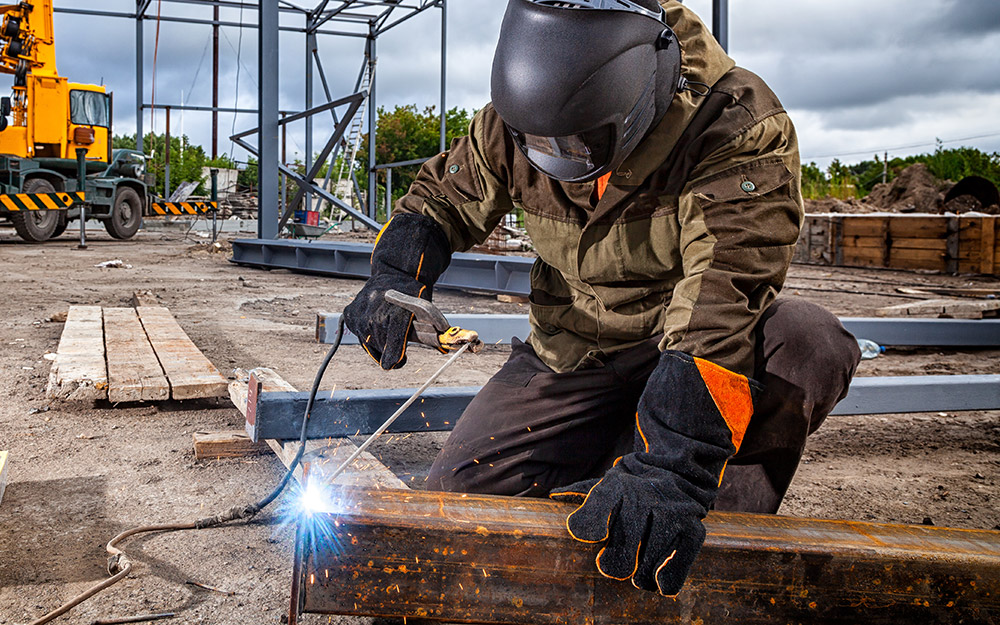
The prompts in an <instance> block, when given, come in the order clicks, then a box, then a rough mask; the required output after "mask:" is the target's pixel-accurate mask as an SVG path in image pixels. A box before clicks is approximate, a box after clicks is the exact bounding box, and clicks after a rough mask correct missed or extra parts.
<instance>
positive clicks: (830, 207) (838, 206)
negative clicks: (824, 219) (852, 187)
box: [805, 197, 878, 214]
mask: <svg viewBox="0 0 1000 625" xmlns="http://www.w3.org/2000/svg"><path fill="white" fill-rule="evenodd" d="M805 205H806V213H853V214H857V213H873V212H875V211H876V210H878V209H877V208H876V207H874V206H870V205H868V204H865V203H864V202H862V201H861V200H859V199H857V198H851V199H849V200H838V199H837V198H833V197H827V198H823V199H822V200H805Z"/></svg>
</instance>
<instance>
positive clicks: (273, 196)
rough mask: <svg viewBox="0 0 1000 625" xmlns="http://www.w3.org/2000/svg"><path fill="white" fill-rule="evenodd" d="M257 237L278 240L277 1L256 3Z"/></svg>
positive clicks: (262, 0)
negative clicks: (257, 89)
mask: <svg viewBox="0 0 1000 625" xmlns="http://www.w3.org/2000/svg"><path fill="white" fill-rule="evenodd" d="M258 15H259V17H258V23H259V24H260V28H259V29H258V31H257V33H258V38H257V41H258V47H257V50H258V54H259V60H258V64H257V68H258V71H257V74H258V81H259V82H258V84H259V86H260V89H259V94H258V108H259V109H260V112H259V113H258V117H257V127H258V129H259V135H258V136H259V139H258V141H257V146H258V148H257V149H258V151H259V154H260V157H259V158H258V163H257V176H258V189H259V190H258V195H257V197H258V208H257V210H258V219H257V236H259V237H260V238H262V239H276V238H278V74H279V71H278V67H279V66H278V23H279V22H278V0H259V9H258Z"/></svg>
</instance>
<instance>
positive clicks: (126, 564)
mask: <svg viewBox="0 0 1000 625" xmlns="http://www.w3.org/2000/svg"><path fill="white" fill-rule="evenodd" d="M343 337H344V316H343V315H341V316H340V322H339V323H338V324H337V338H336V339H335V340H334V342H333V345H332V346H331V347H330V351H328V352H327V353H326V357H325V358H324V359H323V363H322V364H321V365H320V367H319V370H317V371H316V378H315V379H314V380H313V385H312V389H310V391H309V401H308V402H307V403H306V410H305V414H304V415H303V417H302V430H301V432H300V433H299V451H298V453H296V454H295V458H293V459H292V462H291V463H290V464H289V465H288V471H287V472H285V476H284V477H283V478H281V481H280V482H279V483H278V485H277V486H276V487H275V488H274V490H272V491H271V493H270V494H268V495H267V496H266V497H264V498H263V499H261V500H260V501H257V502H255V503H252V504H247V505H242V506H233V507H232V508H230V509H229V510H226V511H225V512H220V513H219V514H216V515H215V516H210V517H206V518H203V519H198V520H197V521H192V522H189V523H171V524H167V525H143V526H141V527H133V528H132V529H129V530H125V531H124V532H122V533H121V534H118V535H117V536H115V537H114V538H112V539H111V540H110V541H109V542H108V544H107V545H106V546H105V549H106V550H107V552H108V554H109V555H110V556H111V557H110V558H108V573H109V574H110V575H111V577H109V578H108V579H106V580H103V581H102V582H100V583H98V584H95V585H94V586H91V587H90V588H89V589H87V590H86V591H84V592H82V593H80V594H79V595H77V596H76V597H73V598H72V599H70V600H69V601H67V602H66V603H64V604H62V605H61V606H59V607H58V608H56V609H55V610H52V611H51V612H49V613H48V614H46V615H44V616H42V617H40V618H37V619H35V620H34V621H31V623H30V624H29V625H43V624H44V623H48V622H49V621H52V620H53V619H55V618H57V617H59V616H61V615H63V614H65V613H66V612H69V611H70V610H72V609H73V608H74V607H76V606H78V605H80V604H81V603H83V602H84V601H86V600H87V599H89V598H91V597H93V596H94V595H96V594H97V593H99V592H101V591H102V590H106V589H108V588H110V587H111V586H113V585H115V584H117V583H118V582H120V581H121V580H123V579H125V578H126V577H128V574H129V573H130V572H131V571H132V561H131V560H129V558H128V556H126V555H125V552H123V551H122V550H121V549H118V547H117V546H116V545H117V544H118V543H119V542H121V541H122V540H124V539H126V538H128V537H130V536H134V535H136V534H145V533H147V532H176V531H178V530H195V529H205V528H207V527H215V526H216V525H221V524H223V523H227V522H229V521H238V520H239V521H249V520H250V519H252V518H253V517H254V516H255V515H256V514H257V513H258V512H260V511H261V510H263V509H264V508H266V507H267V506H268V505H270V504H271V502H273V501H274V500H275V499H277V497H278V495H280V494H281V491H283V490H285V487H286V486H288V482H289V481H291V479H292V477H293V476H294V475H295V468H296V467H297V466H298V465H299V462H301V461H302V455H303V454H304V453H305V450H306V440H307V439H306V427H307V426H308V424H309V415H310V414H311V413H312V407H313V403H314V402H315V401H316V394H317V393H318V392H319V386H320V383H321V382H322V381H323V376H324V375H325V374H326V370H327V368H328V367H329V366H330V361H331V360H333V356H334V354H336V353H337V349H338V348H339V347H340V341H341V339H342V338H343Z"/></svg>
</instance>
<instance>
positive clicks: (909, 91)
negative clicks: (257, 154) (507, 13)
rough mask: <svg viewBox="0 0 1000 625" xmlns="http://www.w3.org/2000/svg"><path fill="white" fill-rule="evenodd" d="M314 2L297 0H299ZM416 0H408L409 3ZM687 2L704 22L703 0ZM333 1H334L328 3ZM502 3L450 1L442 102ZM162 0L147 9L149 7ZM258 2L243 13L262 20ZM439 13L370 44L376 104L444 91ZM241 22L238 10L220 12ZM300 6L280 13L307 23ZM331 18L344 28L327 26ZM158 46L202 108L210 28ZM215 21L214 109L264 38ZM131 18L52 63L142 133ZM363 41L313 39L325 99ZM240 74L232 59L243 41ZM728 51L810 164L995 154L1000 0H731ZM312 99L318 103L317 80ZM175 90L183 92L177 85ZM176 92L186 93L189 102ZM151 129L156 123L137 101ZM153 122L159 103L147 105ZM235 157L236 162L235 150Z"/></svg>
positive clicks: (247, 122)
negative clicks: (962, 152) (106, 91)
mask: <svg viewBox="0 0 1000 625" xmlns="http://www.w3.org/2000/svg"><path fill="white" fill-rule="evenodd" d="M310 2H313V3H317V2H318V0H297V4H309V3H310ZM55 4H56V6H57V7H60V6H73V7H81V8H101V9H108V10H121V11H125V12H127V11H130V10H133V9H134V6H135V5H134V2H133V1H132V0H55ZM410 4H412V0H411V2H410ZM687 4H688V5H689V6H690V7H691V8H693V9H694V10H695V11H696V12H698V13H699V15H701V16H702V18H703V19H704V20H705V21H706V22H707V23H711V0H688V2H687ZM336 5H337V0H332V1H331V6H336ZM505 6H506V2H505V1H504V0H449V8H448V58H447V60H448V73H447V88H448V106H449V107H452V106H459V107H462V108H466V109H473V108H481V107H482V106H483V105H484V104H485V103H486V102H487V101H488V100H489V74H490V64H491V59H492V56H493V50H494V48H495V46H496V39H497V32H498V30H499V26H500V20H501V17H502V15H503V11H504V7H505ZM156 10H157V0H153V2H152V5H151V7H150V10H149V14H150V15H151V16H153V17H155V15H156ZM255 13H256V9H246V10H245V14H244V15H243V19H244V20H245V21H247V22H252V21H255V20H256V15H255ZM162 14H163V15H190V16H199V17H204V18H210V17H211V8H208V7H192V6H188V5H184V4H174V3H171V2H163V4H162ZM440 15H441V14H440V11H438V10H436V9H435V10H429V11H426V12H425V13H423V14H421V15H417V16H415V17H414V18H413V19H411V20H409V21H407V22H406V23H404V24H402V25H400V26H398V27H397V28H395V29H393V30H391V31H389V32H388V33H386V34H385V35H383V36H382V37H380V38H379V41H378V46H379V49H378V93H377V97H378V104H379V105H380V106H386V107H392V106H395V105H397V104H416V105H418V106H419V107H421V108H423V107H424V106H430V105H436V104H437V103H438V99H439V90H440V83H439V66H440V56H439V53H440V36H441V31H440V26H441V18H440ZM222 17H223V19H224V20H231V21H238V20H239V19H240V14H239V11H238V10H224V11H223V15H222ZM301 22H302V18H301V17H299V16H296V15H283V17H282V23H283V24H288V25H298V24H301ZM329 27H330V28H331V29H343V28H346V26H343V25H341V24H333V23H331V24H330V26H329ZM159 30H160V33H159V46H158V50H157V51H156V81H155V99H156V102H157V103H163V104H167V103H171V104H176V103H180V102H182V101H183V102H184V103H186V104H192V105H210V104H211V84H212V83H211V77H212V63H211V61H212V59H211V47H210V43H211V27H210V26H201V25H186V24H177V23H169V22H166V21H162V22H160V29H159ZM240 30H241V29H237V28H223V29H222V43H221V45H220V50H221V62H220V67H221V81H220V83H221V89H220V106H234V105H238V106H239V107H247V108H254V107H256V104H257V60H256V57H257V34H256V31H254V30H249V29H243V36H242V41H241V38H240ZM134 36H135V26H134V23H133V22H132V21H131V20H127V19H114V18H96V17H89V16H87V17H85V16H78V15H68V14H57V15H56V41H57V44H56V51H57V59H58V66H59V72H60V74H62V75H64V76H68V77H69V78H70V80H71V81H77V82H95V83H99V82H101V81H103V82H104V84H106V85H108V87H109V88H110V89H111V90H112V91H114V93H115V132H116V133H119V134H122V133H132V132H134V130H135V114H134V110H135V104H134V103H135V79H134V67H135V60H134V51H133V50H134ZM155 39H156V23H155V20H147V22H146V26H145V40H146V49H145V55H144V57H145V64H144V66H145V76H146V85H145V99H146V101H147V102H148V101H149V100H150V99H151V98H152V97H153V69H154V63H153V60H154V47H155ZM363 44H364V40H363V39H361V38H352V37H342V36H321V37H320V39H319V50H320V54H321V57H322V62H323V65H324V68H325V70H326V73H327V77H328V79H329V82H330V87H331V91H332V93H333V97H334V98H338V97H342V96H344V95H347V94H349V93H350V92H351V91H352V90H353V86H354V81H355V79H356V77H357V74H358V70H359V69H360V67H361V63H362V60H363ZM280 46H281V49H280V58H281V75H280V85H281V101H280V106H281V108H282V109H283V110H301V109H302V108H303V103H304V92H305V81H304V76H303V71H304V50H305V40H304V36H303V35H301V34H298V33H289V32H283V33H281V40H280ZM238 51H240V53H239V59H240V63H239V67H240V69H239V71H237V56H238V54H237V52H238ZM730 55H731V56H732V57H733V58H734V59H735V60H736V62H737V64H739V65H741V66H743V67H746V68H748V69H750V70H752V71H754V72H756V73H757V74H759V75H760V76H762V77H763V78H764V79H765V80H766V81H767V82H768V84H769V85H770V86H771V87H772V89H774V91H775V92H776V93H777V94H778V96H779V97H780V98H781V100H782V102H783V103H784V105H785V107H786V108H787V109H788V111H789V113H790V114H791V116H792V119H793V120H794V122H795V124H796V126H797V128H798V131H799V140H800V144H801V153H802V157H803V161H816V162H817V163H818V164H820V165H821V166H824V167H825V166H826V165H827V164H828V163H829V162H830V161H831V160H832V159H833V158H835V157H838V158H840V159H841V160H842V161H845V162H857V161H859V160H863V159H865V158H871V157H872V155H873V154H874V153H875V152H878V153H882V152H884V151H888V152H889V154H890V157H891V156H905V155H908V154H914V153H921V152H929V151H933V149H934V143H935V140H936V139H941V140H943V141H945V146H946V147H958V146H962V145H967V146H972V147H977V148H979V149H982V150H985V151H989V152H993V151H1000V0H921V1H920V2H913V1H906V0H878V1H875V2H873V1H871V0H865V1H862V0H840V1H839V2H829V0H794V1H793V0H770V1H768V2H760V1H754V2H751V1H750V0H731V1H730ZM315 92H316V96H315V103H317V104H319V103H321V102H322V101H324V97H323V91H322V85H321V83H320V82H319V79H318V78H317V79H316V83H315ZM182 94H183V96H182ZM182 97H183V99H182ZM328 119H329V118H325V119H323V118H320V121H318V122H317V126H316V131H315V136H314V141H315V144H314V145H315V147H314V150H318V149H319V147H320V146H321V144H322V142H323V141H324V140H325V137H324V135H326V136H329V132H330V131H331V128H330V126H329V124H328V123H327V120H328ZM145 120H146V121H145V127H146V129H147V131H148V129H149V127H150V116H149V112H148V111H147V112H146V118H145ZM155 122H156V129H157V130H158V131H160V132H162V130H163V127H164V114H163V112H162V111H157V113H156V120H155ZM182 124H183V131H184V133H185V134H187V135H188V136H189V137H190V138H191V140H192V141H193V142H195V143H200V144H202V145H204V146H205V147H206V151H207V150H208V149H209V147H210V145H211V115H210V114H209V113H194V112H189V113H187V114H185V115H184V117H183V121H182V119H181V115H180V113H177V112H175V113H174V116H173V117H172V131H173V132H175V133H177V132H180V129H181V125H182ZM255 125H256V119H255V117H254V116H252V115H238V116H236V119H235V120H234V116H233V115H232V114H222V115H221V116H220V127H221V128H220V151H223V152H229V150H230V149H231V147H230V142H229V141H228V139H227V138H226V137H228V136H229V134H231V130H233V129H234V128H235V130H236V131H237V132H238V131H240V130H243V129H247V128H250V127H253V126H255ZM304 146H305V135H304V126H303V125H302V124H299V125H298V126H293V127H291V128H290V133H289V140H288V152H289V158H290V159H291V158H292V155H293V154H298V155H300V156H301V155H302V154H303V153H304ZM235 156H236V157H237V158H238V159H243V158H245V155H243V154H242V152H241V151H239V150H237V151H236V152H235Z"/></svg>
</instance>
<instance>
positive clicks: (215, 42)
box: [212, 6, 219, 159]
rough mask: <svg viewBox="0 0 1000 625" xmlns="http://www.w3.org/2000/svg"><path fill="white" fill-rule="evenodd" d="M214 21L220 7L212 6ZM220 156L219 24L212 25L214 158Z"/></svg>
mask: <svg viewBox="0 0 1000 625" xmlns="http://www.w3.org/2000/svg"><path fill="white" fill-rule="evenodd" d="M212 18H213V21H215V22H218V21H219V7H218V6H215V7H213V8H212ZM218 157H219V25H218V24H213V25H212V158H213V159H214V158H218Z"/></svg>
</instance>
